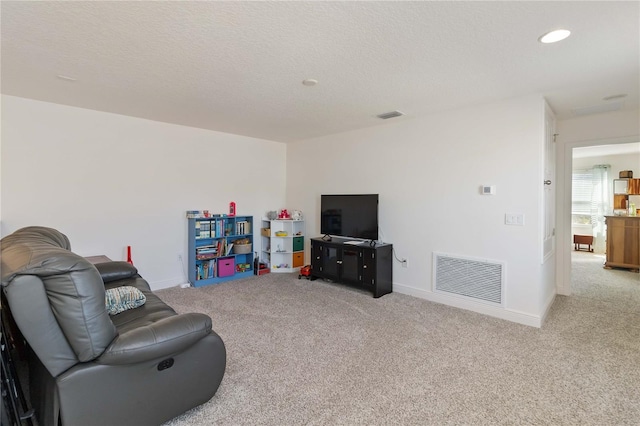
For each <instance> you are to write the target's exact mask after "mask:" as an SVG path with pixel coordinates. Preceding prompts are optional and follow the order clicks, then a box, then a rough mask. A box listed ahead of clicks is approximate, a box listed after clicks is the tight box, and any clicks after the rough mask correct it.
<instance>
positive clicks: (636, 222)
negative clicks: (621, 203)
mask: <svg viewBox="0 0 640 426" xmlns="http://www.w3.org/2000/svg"><path fill="white" fill-rule="evenodd" d="M606 223H607V260H606V262H605V264H604V267H605V268H613V267H616V268H629V269H631V270H633V271H635V272H638V271H640V216H635V217H634V216H606Z"/></svg>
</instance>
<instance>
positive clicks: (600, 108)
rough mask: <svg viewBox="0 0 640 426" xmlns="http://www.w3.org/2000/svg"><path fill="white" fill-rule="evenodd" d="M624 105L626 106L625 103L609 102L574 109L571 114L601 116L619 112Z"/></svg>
mask: <svg viewBox="0 0 640 426" xmlns="http://www.w3.org/2000/svg"><path fill="white" fill-rule="evenodd" d="M623 105H624V101H614V102H608V103H606V104H602V105H593V106H587V107H579V108H573V109H572V110H571V112H572V113H573V115H575V116H582V115H591V114H600V113H603V112H609V111H618V110H619V109H621V108H622V106H623Z"/></svg>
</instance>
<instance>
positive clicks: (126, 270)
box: [93, 260, 138, 283]
mask: <svg viewBox="0 0 640 426" xmlns="http://www.w3.org/2000/svg"><path fill="white" fill-rule="evenodd" d="M93 266H95V267H96V269H97V270H98V272H99V273H100V276H101V277H102V281H104V282H105V283H108V282H111V281H116V280H122V279H125V278H131V277H133V276H134V275H136V274H137V273H138V269H136V267H135V266H133V265H132V264H130V263H127V262H123V261H121V260H114V261H111V262H103V263H96V264H95V265H93Z"/></svg>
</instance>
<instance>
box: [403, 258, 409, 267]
mask: <svg viewBox="0 0 640 426" xmlns="http://www.w3.org/2000/svg"><path fill="white" fill-rule="evenodd" d="M402 267H403V268H408V267H409V261H408V260H407V259H402Z"/></svg>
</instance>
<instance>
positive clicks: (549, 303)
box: [541, 293, 556, 324]
mask: <svg viewBox="0 0 640 426" xmlns="http://www.w3.org/2000/svg"><path fill="white" fill-rule="evenodd" d="M555 300H556V294H555V293H553V294H552V295H551V296H550V297H549V299H548V300H547V303H546V305H545V308H544V313H543V314H542V321H541V324H544V322H545V321H546V320H547V315H549V311H550V310H551V306H552V305H553V302H555Z"/></svg>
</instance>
